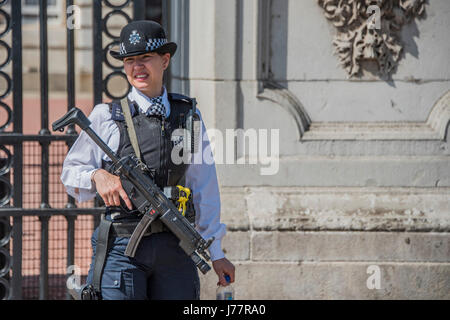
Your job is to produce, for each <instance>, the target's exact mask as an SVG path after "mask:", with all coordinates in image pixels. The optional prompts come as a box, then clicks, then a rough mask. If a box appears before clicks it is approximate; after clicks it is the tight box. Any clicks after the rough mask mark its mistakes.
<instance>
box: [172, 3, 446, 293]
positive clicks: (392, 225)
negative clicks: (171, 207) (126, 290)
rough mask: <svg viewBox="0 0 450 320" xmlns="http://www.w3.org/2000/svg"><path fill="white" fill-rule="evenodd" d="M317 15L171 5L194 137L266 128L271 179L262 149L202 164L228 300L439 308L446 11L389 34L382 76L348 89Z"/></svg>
mask: <svg viewBox="0 0 450 320" xmlns="http://www.w3.org/2000/svg"><path fill="white" fill-rule="evenodd" d="M330 1H331V0H330ZM330 1H328V2H330ZM324 2H327V1H316V0H306V1H296V0H272V1H261V0H248V1H247V0H246V1H240V0H230V1H219V0H215V1H211V0H190V1H184V2H183V3H182V4H180V3H179V2H177V1H175V0H172V1H171V8H172V12H171V15H172V20H171V21H172V22H171V35H172V37H173V38H174V39H175V41H177V42H178V43H179V44H180V48H179V51H178V53H177V55H176V56H175V59H174V61H173V68H172V71H173V83H172V84H173V87H174V88H177V89H178V91H182V92H184V93H186V94H190V95H192V96H195V97H197V100H198V102H199V109H200V110H201V111H202V115H203V118H204V119H205V122H206V125H207V128H215V129H218V130H220V131H221V132H223V135H224V136H225V130H226V129H242V130H244V132H249V131H251V130H265V129H266V130H270V129H278V130H279V131H278V132H279V145H278V151H279V152H278V153H279V163H278V171H277V172H276V174H273V175H262V174H261V173H262V172H263V171H262V169H264V168H267V166H268V163H269V162H267V161H268V160H270V159H272V160H274V158H276V151H277V150H276V149H274V151H275V156H274V154H272V156H273V157H270V154H269V157H268V158H262V157H261V156H260V154H259V153H258V152H259V149H258V150H257V151H255V150H253V149H251V148H249V147H243V146H242V145H240V147H239V145H237V146H236V147H234V148H231V150H236V154H235V156H234V158H233V159H234V163H230V162H228V164H218V165H217V168H218V174H219V180H220V184H221V194H222V219H223V221H224V222H225V223H226V224H227V226H228V235H227V236H226V237H225V239H224V242H223V247H224V249H225V250H226V251H227V256H228V257H229V258H230V259H231V260H232V261H233V262H234V263H235V264H236V266H237V274H236V283H235V287H236V291H237V298H238V299H346V298H348V299H449V298H450V249H449V239H450V237H449V232H450V201H449V199H450V197H449V196H450V158H449V154H450V146H449V143H448V124H449V121H450V91H449V90H450V82H449V80H450V65H449V63H450V59H449V58H450V48H449V45H450V43H449V42H448V30H450V22H449V20H448V19H447V17H448V15H449V13H450V3H449V2H448V1H446V0H435V1H432V2H431V3H426V4H425V6H424V9H423V12H422V14H421V15H420V17H419V16H417V17H414V18H412V19H411V20H410V21H409V22H408V23H404V24H403V25H402V28H401V29H400V31H399V37H400V45H401V47H402V51H401V52H402V55H401V57H400V59H398V60H396V65H395V68H394V69H393V71H392V72H390V74H388V75H385V76H383V75H378V74H377V70H378V67H377V62H376V61H374V60H363V61H361V72H360V74H359V75H355V76H351V77H349V72H348V70H346V69H345V68H344V67H342V66H341V65H340V59H339V56H338V55H337V54H335V53H334V50H335V46H334V45H333V41H334V40H335V38H336V36H337V32H338V28H336V27H335V25H334V22H333V21H332V20H330V19H329V17H328V18H327V17H326V16H325V10H324V8H323V6H321V5H320V4H321V3H322V4H323V3H324ZM348 2H352V1H348ZM419 2H420V1H419ZM392 3H394V4H395V3H396V2H395V1H394V2H392ZM359 19H362V18H361V17H359ZM383 19H387V18H385V17H384V16H381V21H382V26H384V25H383V23H385V22H386V21H384V20H383ZM369 49H370V48H369ZM269 132H270V131H269ZM258 137H261V136H258ZM269 137H270V133H269ZM275 137H276V136H275ZM270 150H272V149H270V148H269V153H270ZM219 151H223V150H219ZM219 154H220V153H219ZM216 157H217V152H216ZM216 160H217V158H216ZM238 161H240V163H241V164H235V163H238ZM252 161H253V162H252ZM265 161H266V162H265ZM250 163H252V164H250ZM275 168H276V167H275ZM377 277H378V278H377ZM375 278H377V279H378V280H379V282H377V281H375V280H376V279H375ZM216 281H217V280H216V278H215V275H214V274H213V273H210V274H208V275H207V276H202V298H204V299H213V298H214V290H215V283H216Z"/></svg>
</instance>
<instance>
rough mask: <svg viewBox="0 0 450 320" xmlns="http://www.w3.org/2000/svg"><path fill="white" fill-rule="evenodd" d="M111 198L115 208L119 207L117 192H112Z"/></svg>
mask: <svg viewBox="0 0 450 320" xmlns="http://www.w3.org/2000/svg"><path fill="white" fill-rule="evenodd" d="M112 197H113V203H114V205H115V206H116V207H120V198H119V193H118V192H117V191H114V192H113V194H112Z"/></svg>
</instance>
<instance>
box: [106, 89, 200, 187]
mask: <svg viewBox="0 0 450 320" xmlns="http://www.w3.org/2000/svg"><path fill="white" fill-rule="evenodd" d="M168 99H169V102H170V115H169V117H168V118H167V119H165V118H164V117H161V116H147V115H145V114H142V113H139V107H138V106H137V104H136V103H135V102H134V101H128V103H129V105H130V111H131V116H132V119H133V124H134V128H135V131H136V136H137V140H138V144H139V148H140V151H141V159H142V161H143V162H144V163H145V164H146V165H147V167H149V168H150V170H151V171H152V173H153V175H154V178H155V183H156V184H157V185H158V186H159V187H160V188H161V189H163V188H164V187H166V186H176V185H178V184H181V185H183V186H184V175H185V173H186V170H187V167H188V164H185V163H183V162H182V163H181V164H175V163H173V161H172V159H171V153H172V149H173V148H174V145H175V143H177V141H172V139H171V138H172V133H173V131H174V130H176V129H179V128H184V127H185V117H186V115H187V114H188V112H189V110H190V109H191V108H192V100H191V99H190V98H189V97H186V96H183V95H179V94H172V93H169V94H168ZM109 107H110V111H111V116H112V119H113V120H114V121H115V123H116V124H117V126H118V128H119V132H120V142H119V147H118V149H117V155H118V156H119V158H121V157H124V156H126V155H129V154H135V152H134V150H133V146H132V144H131V141H130V137H129V135H128V131H127V125H126V122H125V118H124V116H123V112H122V107H121V104H120V102H117V101H114V102H112V103H110V104H109ZM178 143H183V142H182V141H181V142H180V141H178ZM182 152H183V151H182V150H181V152H180V155H182ZM103 168H104V169H105V170H107V171H108V172H110V173H113V168H112V163H111V162H106V161H103Z"/></svg>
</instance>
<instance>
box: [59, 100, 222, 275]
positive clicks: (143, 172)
mask: <svg viewBox="0 0 450 320" xmlns="http://www.w3.org/2000/svg"><path fill="white" fill-rule="evenodd" d="M70 124H76V125H78V126H79V127H80V128H81V129H82V130H84V131H85V132H86V133H87V134H88V135H89V137H90V138H91V139H92V140H94V142H95V143H96V144H97V145H98V146H99V147H100V148H101V149H102V150H103V151H104V152H105V153H106V154H107V155H108V157H109V158H110V159H111V160H112V162H113V164H114V173H115V174H116V175H118V176H119V177H120V180H121V182H122V186H123V188H124V190H125V192H126V193H127V195H128V197H129V198H130V200H131V202H132V203H133V204H134V206H135V207H136V208H137V209H138V211H139V212H140V214H142V218H141V220H140V221H139V223H138V225H137V226H136V228H135V229H134V231H133V233H132V235H131V237H130V240H129V242H128V245H127V248H126V249H125V255H127V256H129V257H134V255H135V254H136V249H137V247H138V245H139V242H140V241H141V239H142V237H143V236H144V233H145V231H146V230H147V228H148V226H149V225H150V224H151V223H152V222H153V221H155V220H156V219H160V220H161V221H162V223H164V224H165V226H166V227H167V228H168V229H169V230H170V231H172V232H173V233H174V234H175V236H176V237H177V238H178V239H179V240H180V242H179V245H180V247H181V248H182V249H183V250H184V252H186V254H187V255H188V256H189V257H191V259H192V260H193V261H194V263H195V265H196V266H197V267H198V268H199V269H200V271H201V272H202V273H203V274H205V273H207V272H208V271H209V270H210V269H211V267H210V266H209V264H208V263H207V262H206V261H205V260H207V261H208V260H210V257H209V256H208V254H207V253H206V251H205V250H206V249H207V248H208V247H209V246H210V245H211V243H212V242H213V241H214V237H212V238H211V239H209V240H208V241H206V240H205V239H203V238H202V236H201V235H200V234H199V233H198V232H197V230H195V228H194V227H193V226H192V225H191V224H190V223H189V221H188V220H187V219H186V218H185V217H184V216H183V215H182V214H181V213H180V212H179V211H178V209H177V208H176V207H175V205H174V204H173V203H172V202H171V201H170V200H169V199H167V197H166V196H165V195H164V193H163V192H162V191H161V190H160V189H159V187H158V186H157V185H156V184H155V183H154V182H153V179H152V178H151V177H150V170H149V169H148V168H147V166H146V165H145V164H143V163H142V162H141V161H139V160H138V159H137V157H136V156H135V155H128V156H125V157H123V158H121V159H119V158H118V157H117V155H116V154H115V153H114V152H113V151H112V150H111V149H110V148H109V147H108V145H107V144H106V143H105V142H103V140H102V139H101V138H100V137H99V136H98V135H97V134H96V133H95V132H94V131H93V130H92V129H91V128H90V124H91V122H90V121H89V119H88V118H87V117H86V116H85V115H84V114H83V112H82V111H81V110H80V109H78V108H72V109H70V110H69V111H68V112H67V113H66V114H65V115H64V116H63V117H62V118H61V119H59V120H57V121H55V122H54V123H53V124H52V127H53V131H57V130H59V131H64V127H66V126H67V125H70ZM200 256H203V258H205V260H203V259H202V258H201V257H200Z"/></svg>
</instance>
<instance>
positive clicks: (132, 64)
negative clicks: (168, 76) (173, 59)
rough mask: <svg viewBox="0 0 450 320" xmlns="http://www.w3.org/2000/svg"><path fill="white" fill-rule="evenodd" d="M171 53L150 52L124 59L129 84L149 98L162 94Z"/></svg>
mask: <svg viewBox="0 0 450 320" xmlns="http://www.w3.org/2000/svg"><path fill="white" fill-rule="evenodd" d="M169 62H170V53H165V54H159V53H156V52H149V53H145V54H141V55H138V56H133V57H126V58H124V59H123V66H124V70H125V74H126V75H127V79H128V82H129V83H130V84H131V85H132V86H133V87H135V88H136V89H138V90H139V91H141V92H142V93H143V94H145V95H146V96H148V97H151V98H152V97H157V96H159V95H161V93H162V87H163V75H164V71H165V70H166V69H167V67H168V66H169Z"/></svg>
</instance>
